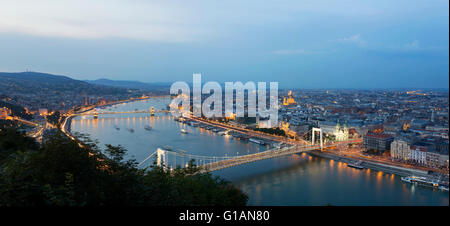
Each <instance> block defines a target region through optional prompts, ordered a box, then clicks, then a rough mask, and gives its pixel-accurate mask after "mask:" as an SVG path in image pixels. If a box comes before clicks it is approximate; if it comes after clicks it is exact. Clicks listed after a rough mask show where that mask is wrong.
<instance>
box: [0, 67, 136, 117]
mask: <svg viewBox="0 0 450 226" xmlns="http://www.w3.org/2000/svg"><path fill="white" fill-rule="evenodd" d="M142 94H143V92H141V91H139V90H138V89H131V88H128V89H126V88H122V87H114V86H106V85H99V84H91V83H88V82H85V81H80V80H75V79H71V78H69V77H67V76H61V75H52V74H46V73H39V72H17V73H7V72H0V97H2V99H5V98H6V97H8V98H9V99H10V100H9V101H8V102H9V103H11V104H16V105H20V106H25V107H27V108H29V109H38V108H48V109H58V110H60V109H70V108H72V107H74V106H78V105H80V104H83V103H84V102H85V101H86V98H87V99H88V102H89V103H96V102H97V101H101V100H123V99H128V98H130V97H137V96H141V95H142ZM8 98H6V99H8Z"/></svg>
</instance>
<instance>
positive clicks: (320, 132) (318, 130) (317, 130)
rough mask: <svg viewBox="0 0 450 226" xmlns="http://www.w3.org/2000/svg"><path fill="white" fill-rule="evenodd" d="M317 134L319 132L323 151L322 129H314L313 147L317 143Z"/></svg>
mask: <svg viewBox="0 0 450 226" xmlns="http://www.w3.org/2000/svg"><path fill="white" fill-rule="evenodd" d="M316 132H319V134H320V135H319V136H320V149H323V138H322V128H312V145H314V143H315V140H316V139H315V138H316V137H315V135H316Z"/></svg>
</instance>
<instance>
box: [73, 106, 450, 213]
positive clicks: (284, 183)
mask: <svg viewBox="0 0 450 226" xmlns="http://www.w3.org/2000/svg"><path fill="white" fill-rule="evenodd" d="M169 101H170V100H169V99H168V98H154V99H148V100H142V101H136V102H130V103H124V104H119V105H115V106H111V107H107V108H106V109H100V110H99V111H114V112H123V111H135V110H149V109H150V108H151V107H154V108H155V109H156V110H160V109H165V108H166V106H167V104H168V103H169ZM146 126H151V127H152V129H151V130H146V129H145V127H146ZM181 129H185V130H187V132H188V133H187V134H182V133H180V130H181ZM71 131H72V133H74V132H79V133H83V134H88V135H90V137H91V138H92V139H96V140H98V141H99V142H100V144H101V145H104V144H113V145H119V144H120V145H122V146H124V147H125V148H127V149H128V155H127V158H134V159H136V160H137V161H138V162H141V161H142V160H144V159H145V158H146V157H147V156H148V155H150V154H151V153H153V152H155V151H156V149H157V148H159V147H164V146H170V147H171V148H172V149H175V150H182V151H185V152H186V153H188V154H193V155H202V156H216V157H221V156H228V157H229V156H236V155H244V154H249V153H255V152H258V151H263V150H266V149H267V147H265V146H260V145H258V144H254V143H249V142H247V141H240V140H237V139H233V138H232V137H231V136H220V135H217V134H216V133H214V132H211V131H209V130H205V129H201V128H194V127H191V126H187V125H186V124H181V123H179V122H176V121H174V120H173V117H172V116H171V115H170V114H165V113H158V114H156V115H155V116H154V117H151V116H150V115H148V114H147V115H146V114H121V115H120V114H116V115H112V114H106V115H100V116H99V118H98V119H93V118H92V116H78V117H75V118H74V119H73V120H72V123H71ZM178 163H180V162H178ZM181 164H184V163H181ZM213 174H215V175H218V176H221V177H223V178H225V179H227V180H230V181H231V182H232V183H233V184H234V185H236V186H238V187H239V188H241V189H242V190H243V191H244V192H245V193H247V194H248V195H249V202H248V204H249V205H300V206H302V205H308V206H311V205H313V206H323V205H419V206H423V205H426V206H428V205H449V193H448V192H443V191H438V190H432V189H430V188H424V187H418V186H411V185H410V184H406V183H404V182H402V181H401V180H400V177H399V176H396V175H393V174H388V173H383V172H379V171H374V170H370V169H363V170H358V169H354V168H350V167H348V166H347V165H346V164H345V163H342V162H338V161H334V160H329V159H325V158H320V157H313V156H310V155H308V154H301V155H290V156H285V157H282V158H276V159H269V160H263V161H259V162H254V163H250V164H246V165H241V166H236V167H232V168H228V169H224V170H220V171H217V172H214V173H213Z"/></svg>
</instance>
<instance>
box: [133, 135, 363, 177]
mask: <svg viewBox="0 0 450 226" xmlns="http://www.w3.org/2000/svg"><path fill="white" fill-rule="evenodd" d="M312 132H313V133H312V142H311V144H308V145H291V146H288V147H284V148H273V149H270V150H266V151H262V152H258V153H253V154H247V155H240V156H219V157H218V156H202V155H193V154H188V153H186V151H184V150H173V149H172V148H170V147H165V148H158V149H157V150H156V151H155V152H153V153H151V154H150V155H148V156H147V158H145V159H144V160H143V161H142V162H140V163H139V164H138V167H143V168H145V167H146V166H150V165H152V164H153V163H155V159H156V165H157V166H160V167H163V168H164V169H166V170H173V169H176V168H184V167H187V166H188V164H189V162H190V161H191V160H192V161H194V162H193V163H194V164H195V166H196V167H198V168H199V169H200V171H199V172H201V173H204V172H212V171H216V170H221V169H225V168H229V167H233V166H238V165H242V164H246V163H250V162H255V161H260V160H265V159H271V158H277V157H281V156H285V155H291V154H299V153H302V152H307V151H312V150H317V149H323V148H327V147H333V146H334V147H336V146H345V145H348V144H354V143H361V142H362V139H361V138H358V139H352V140H347V141H340V142H331V143H327V144H326V145H324V144H323V140H322V130H321V129H317V128H313V129H312ZM316 132H319V133H320V139H319V144H315V136H314V134H315V133H316ZM152 160H153V161H152Z"/></svg>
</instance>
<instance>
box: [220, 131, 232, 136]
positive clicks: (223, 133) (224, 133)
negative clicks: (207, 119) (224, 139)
mask: <svg viewBox="0 0 450 226" xmlns="http://www.w3.org/2000/svg"><path fill="white" fill-rule="evenodd" d="M229 132H230V131H229V130H224V131H220V132H218V133H217V134H219V135H221V136H224V135H228V133H229Z"/></svg>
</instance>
